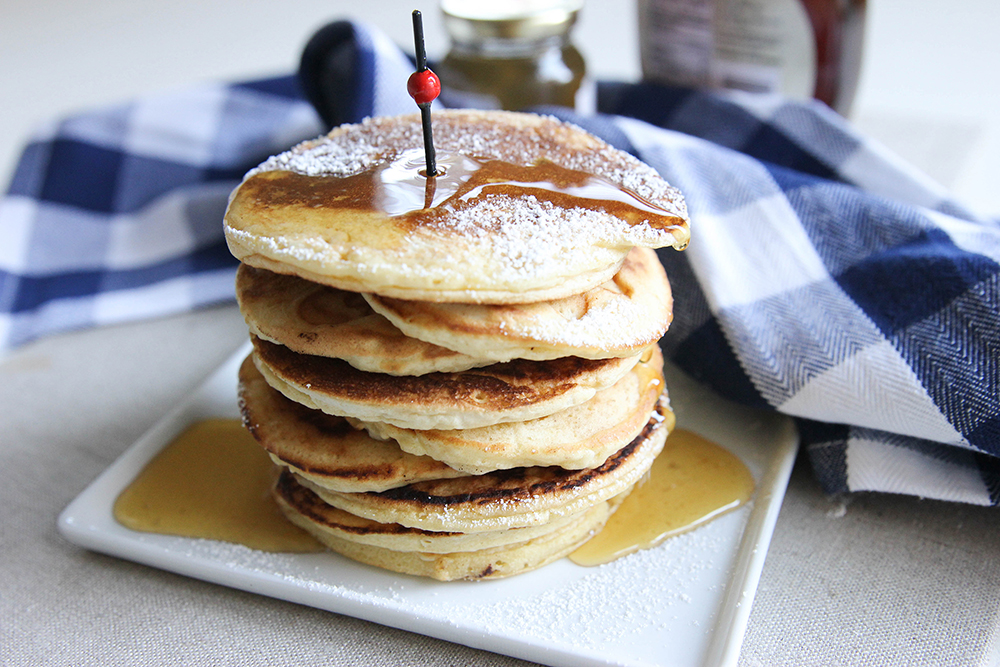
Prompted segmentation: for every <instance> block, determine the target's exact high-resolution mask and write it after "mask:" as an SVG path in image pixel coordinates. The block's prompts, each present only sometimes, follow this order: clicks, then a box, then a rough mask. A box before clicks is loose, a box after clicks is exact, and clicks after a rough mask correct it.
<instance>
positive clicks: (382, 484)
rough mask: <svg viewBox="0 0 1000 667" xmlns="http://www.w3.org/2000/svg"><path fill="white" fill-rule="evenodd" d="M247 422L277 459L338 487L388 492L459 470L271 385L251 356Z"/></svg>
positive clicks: (242, 385) (245, 372)
mask: <svg viewBox="0 0 1000 667" xmlns="http://www.w3.org/2000/svg"><path fill="white" fill-rule="evenodd" d="M239 401H240V411H241V412H242V414H243V423H244V425H245V426H246V427H247V429H248V430H249V431H250V433H251V434H252V435H253V437H254V438H255V439H256V440H257V442H258V443H259V444H260V445H261V446H262V447H263V448H264V449H265V450H266V451H267V452H268V454H270V455H271V459H272V460H274V462H275V463H277V464H279V465H281V466H284V467H286V468H288V469H290V470H292V471H293V472H295V473H296V474H298V475H300V476H301V477H303V478H305V479H308V480H309V481H310V482H312V483H313V484H317V485H319V486H321V487H323V488H326V489H331V490H334V491H346V492H351V493H361V492H364V491H385V490H386V489H392V488H396V487H399V486H404V485H406V484H411V483H413V482H418V481H422V480H428V479H441V478H448V477H459V476H462V475H464V474H467V473H463V472H459V471H457V470H455V469H454V468H451V467H449V466H447V465H445V464H444V463H441V462H439V461H435V460H434V459H432V458H430V457H428V456H417V455H414V454H408V453H406V452H404V451H402V450H401V449H400V448H399V446H398V445H397V444H396V443H395V442H391V441H383V440H375V439H373V438H372V437H371V436H369V435H368V433H366V432H365V431H361V430H357V429H355V428H354V427H352V426H351V425H350V424H349V423H348V422H347V421H346V420H345V419H344V418H343V417H335V416H333V415H328V414H325V413H323V412H320V411H318V410H311V409H309V408H307V407H305V406H303V405H300V404H298V403H296V402H294V401H290V400H289V399H287V398H285V397H284V396H282V395H281V394H280V393H279V392H278V391H276V390H275V389H272V388H271V386H270V385H268V384H267V382H266V381H265V380H264V377H263V376H262V375H261V374H260V372H259V371H258V370H257V369H256V367H254V365H253V362H252V361H251V359H250V358H249V357H247V358H246V359H245V360H244V361H243V364H242V365H241V366H240V371H239Z"/></svg>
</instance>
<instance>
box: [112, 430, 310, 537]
mask: <svg viewBox="0 0 1000 667" xmlns="http://www.w3.org/2000/svg"><path fill="white" fill-rule="evenodd" d="M274 475H275V467H274V464H273V463H271V459H270V458H269V457H268V455H267V453H266V452H265V451H264V450H263V449H262V448H261V447H260V446H259V445H257V443H256V442H254V439H253V437H252V436H251V435H250V434H249V433H248V432H247V430H246V429H245V428H244V427H243V425H242V424H241V423H240V421H239V420H236V419H207V420H204V421H200V422H196V423H194V424H193V425H191V426H190V427H189V428H188V429H187V430H185V431H184V432H182V433H181V434H180V435H179V436H178V437H177V438H176V439H175V440H174V441H173V442H171V443H170V444H169V445H168V446H167V447H166V448H164V449H163V451H161V452H160V453H159V454H158V455H157V456H156V457H155V458H153V460H151V461H150V462H149V464H148V465H147V466H146V467H145V468H144V469H143V470H142V472H140V473H139V475H138V476H137V477H136V478H135V480H133V482H132V483H131V484H130V485H129V486H128V487H126V488H125V490H124V491H122V493H121V495H119V496H118V499H117V500H116V501H115V504H114V510H113V511H114V517H115V519H116V520H117V521H118V523H120V524H122V525H123V526H125V527H126V528H130V529H132V530H137V531H141V532H149V533H161V534H166V535H179V536H182V537H195V538H204V539H210V540H220V541H223V542H233V543H236V544H242V545H244V546H247V547H250V548H252V549H257V550H260V551H272V552H296V553H303V552H313V551H322V550H323V547H322V546H321V545H320V544H319V543H318V542H317V541H316V540H314V539H313V538H312V536H310V535H309V534H308V533H306V532H305V531H304V530H302V529H301V528H298V527H297V526H295V525H293V524H291V523H290V522H289V521H288V520H287V519H286V518H285V517H284V515H282V514H281V510H280V509H278V505H277V503H275V501H274V500H273V499H272V498H271V493H270V489H271V485H272V483H273V481H274Z"/></svg>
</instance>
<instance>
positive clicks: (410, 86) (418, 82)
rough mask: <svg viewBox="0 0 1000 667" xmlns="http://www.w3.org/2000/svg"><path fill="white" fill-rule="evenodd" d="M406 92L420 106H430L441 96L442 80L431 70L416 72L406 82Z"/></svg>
mask: <svg viewBox="0 0 1000 667" xmlns="http://www.w3.org/2000/svg"><path fill="white" fill-rule="evenodd" d="M406 92H408V93H409V94H410V97H412V98H413V100H414V101H415V102H416V103H417V104H418V105H419V104H430V103H431V102H433V101H434V100H436V99H437V96H438V95H440V94H441V79H439V78H438V76H437V74H435V73H434V72H432V71H431V70H429V69H425V70H423V71H422V72H414V73H413V74H411V75H410V78H409V79H407V81H406Z"/></svg>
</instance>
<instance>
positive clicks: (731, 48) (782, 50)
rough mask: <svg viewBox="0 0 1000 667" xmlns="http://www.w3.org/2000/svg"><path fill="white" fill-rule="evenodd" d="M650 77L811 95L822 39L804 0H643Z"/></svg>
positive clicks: (646, 65) (643, 33) (645, 65)
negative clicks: (818, 40) (817, 36)
mask: <svg viewBox="0 0 1000 667" xmlns="http://www.w3.org/2000/svg"><path fill="white" fill-rule="evenodd" d="M639 11H640V12H641V15H640V26H641V28H640V30H641V33H640V41H641V44H642V70H643V76H644V77H645V78H647V79H649V80H652V81H660V82H664V83H672V84H675V85H684V86H692V87H716V88H737V89H741V90H751V91H767V92H782V93H784V94H785V95H788V96H790V97H797V98H808V97H810V96H811V95H812V94H813V90H814V88H815V85H816V44H815V38H814V37H813V31H812V25H811V23H810V21H809V16H808V14H807V13H806V11H805V7H803V5H802V4H801V1H800V0H642V1H641V2H640V10H639Z"/></svg>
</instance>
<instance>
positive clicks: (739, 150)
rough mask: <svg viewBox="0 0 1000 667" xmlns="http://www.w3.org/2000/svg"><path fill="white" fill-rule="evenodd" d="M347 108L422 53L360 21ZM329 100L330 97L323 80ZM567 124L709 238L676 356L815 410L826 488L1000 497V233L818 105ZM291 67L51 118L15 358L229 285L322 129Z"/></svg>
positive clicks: (2, 301) (673, 261)
mask: <svg viewBox="0 0 1000 667" xmlns="http://www.w3.org/2000/svg"><path fill="white" fill-rule="evenodd" d="M331 35H332V38H333V40H334V41H335V42H338V43H339V48H340V49H343V50H344V51H343V52H346V53H347V54H349V55H350V56H351V57H347V58H338V59H334V60H335V61H336V62H346V63H349V64H350V69H349V70H347V71H344V72H340V73H339V74H338V76H335V77H333V78H331V79H329V80H330V81H334V82H339V85H340V86H341V87H340V88H339V89H334V90H332V91H331V90H326V91H325V93H324V94H325V95H326V96H327V99H330V96H331V94H332V98H333V99H334V100H335V105H334V106H335V107H336V114H337V118H336V120H338V121H340V122H346V121H357V120H360V119H361V118H362V117H364V116H366V115H380V114H392V113H399V112H411V111H414V105H413V102H412V100H410V99H409V97H408V96H407V94H406V92H405V82H406V78H407V76H408V75H409V73H410V72H411V70H412V66H411V64H410V62H409V60H408V59H407V57H406V56H405V55H404V54H403V53H402V52H401V51H399V49H398V48H397V47H395V46H394V45H393V44H391V43H390V42H389V41H388V40H387V39H386V38H385V37H384V36H383V35H382V34H381V33H379V32H378V31H376V30H373V29H371V28H369V27H366V26H363V25H358V24H341V25H339V26H336V28H335V29H334V30H333V31H332V32H328V34H327V38H328V39H329V38H331ZM312 92H315V91H312ZM599 98H600V108H601V111H602V112H604V114H606V115H599V116H591V117H578V116H574V115H573V114H572V113H570V112H567V111H565V110H562V111H558V112H556V113H558V115H561V116H562V117H564V118H567V119H569V120H572V121H574V122H576V123H578V124H579V125H581V126H583V127H585V128H586V129H589V130H590V131H592V132H594V133H595V134H597V135H600V136H601V137H603V138H604V139H606V140H607V141H609V142H610V143H612V144H614V145H616V146H618V147H620V148H623V149H625V150H628V151H630V152H632V153H634V154H635V155H637V156H638V157H639V158H640V159H642V160H644V161H646V162H648V163H649V164H651V165H652V166H653V167H655V168H657V169H658V170H660V172H661V173H662V174H663V175H664V176H665V177H666V179H667V180H668V181H670V182H671V183H672V184H674V185H676V186H677V187H679V188H680V189H681V190H682V191H683V192H684V193H685V195H686V197H687V201H688V205H689V208H690V212H691V218H692V237H693V240H692V243H691V245H690V247H689V248H688V249H687V250H686V251H684V252H683V253H678V252H675V251H673V250H667V251H662V252H661V258H662V259H663V261H664V264H665V265H666V267H667V271H668V274H669V276H670V278H671V282H672V283H673V286H674V294H675V302H676V303H675V319H674V322H673V325H672V326H671V330H670V332H668V334H667V337H666V339H665V340H664V348H665V350H666V352H667V353H668V354H669V356H671V357H672V358H673V359H674V361H675V362H676V363H677V364H679V365H680V366H681V367H682V368H684V369H685V370H687V371H688V372H689V373H691V374H692V375H694V376H695V377H697V378H699V379H701V380H703V381H705V382H707V383H709V384H710V385H712V386H713V387H715V389H717V390H718V391H719V392H720V393H722V394H724V395H726V396H729V397H731V398H734V399H736V400H737V401H740V402H743V403H746V404H749V405H754V406H760V407H763V408H767V409H773V410H778V411H780V412H783V413H786V414H789V415H793V416H795V417H797V418H799V425H800V431H801V433H802V436H803V443H804V445H805V447H806V448H807V450H808V452H809V455H810V457H811V460H812V463H813V466H814V469H815V470H816V473H817V476H818V478H819V479H820V481H821V482H822V484H823V486H824V487H825V488H826V489H827V491H829V492H831V493H836V492H842V491H859V490H877V491H886V492H895V493H908V494H914V495H919V496H925V497H933V498H941V499H947V500H954V501H961V502H967V503H976V504H984V505H988V504H993V505H996V504H1000V463H998V462H1000V458H998V456H1000V308H998V305H1000V299H998V293H1000V290H998V286H1000V263H998V262H1000V227H998V225H997V223H996V222H994V221H988V220H980V219H976V218H975V217H974V216H972V215H971V214H969V213H968V212H966V211H964V210H963V209H962V207H961V206H960V205H958V204H957V203H955V202H953V201H951V200H950V199H949V198H948V197H947V195H945V194H944V193H943V192H942V191H941V190H940V189H938V188H937V187H936V186H934V185H933V184H932V183H930V182H929V181H928V180H927V179H924V178H923V177H921V176H920V175H919V174H916V173H914V172H913V171H912V170H909V169H908V168H907V167H906V166H905V165H903V164H901V163H900V162H899V161H898V160H896V159H895V158H893V157H892V156H891V155H889V154H887V153H886V152H885V151H883V150H881V149H880V148H878V147H877V146H875V145H872V143H871V142H868V141H866V140H865V139H864V138H863V137H861V136H859V135H858V134H857V133H856V132H854V131H853V130H852V129H851V128H850V127H849V126H848V125H847V124H846V123H845V122H844V121H843V120H842V119H840V117H838V116H836V115H835V114H833V113H832V112H830V111H829V110H827V109H826V108H824V107H821V106H819V105H813V104H800V103H791V102H787V101H781V100H777V99H773V98H770V97H759V96H742V95H719V94H709V93H698V92H692V91H683V90H676V89H667V88H660V87H652V86H642V85H632V84H615V85H611V84H606V85H602V86H601V88H600V95H599ZM322 129H323V127H322V125H321V121H320V120H319V118H318V117H317V115H316V113H315V111H314V110H313V108H312V106H311V105H310V104H309V103H308V102H306V101H305V99H304V98H303V96H302V94H301V93H300V91H299V88H298V85H297V82H296V79H295V78H294V77H291V76H290V77H285V78H279V79H271V80H266V81H254V82H249V83H242V84H237V85H205V86H201V87H198V88H193V89H191V90H182V91H178V92H173V93H166V94H164V95H161V96H159V97H154V98H150V99H143V100H139V101H136V102H133V103H129V104H123V105H121V106H118V107H115V108H111V109H102V110H99V111H96V112H93V113H89V114H84V115H81V116H77V117H74V118H71V119H68V120H65V121H63V122H61V123H58V124H55V125H53V126H51V127H49V128H47V129H46V130H45V131H43V132H42V133H41V134H40V135H39V136H38V137H36V138H35V139H34V140H33V141H32V142H31V143H30V144H29V145H28V147H27V149H26V150H25V152H24V155H23V157H22V159H21V162H20V164H19V166H18V168H17V171H16V174H15V176H14V179H13V182H12V184H11V186H10V191H9V193H8V195H7V196H6V197H5V198H4V199H3V200H2V203H0V349H2V348H10V347H13V346H15V345H18V344H20V343H23V342H25V341H28V340H31V339H32V338H35V337H37V336H40V335H43V334H46V333H49V332H54V331H60V330H67V329H72V328H79V327H85V326H91V325H96V324H104V323H110V322H119V321H123V320H129V319H135V318H139V317H147V316H153V315H162V314H167V313H172V312H178V311H183V310H186V309H190V308H194V307H197V306H201V305H204V304H208V303H212V302H219V301H224V300H229V299H232V298H233V287H232V280H233V271H234V267H235V262H234V260H233V259H232V258H231V257H230V255H229V253H228V251H227V250H226V247H225V243H224V241H223V236H222V225H221V218H222V213H223V209H224V207H225V202H226V197H227V195H228V193H229V191H230V189H231V188H232V187H233V186H234V185H235V184H236V182H237V180H238V179H239V178H240V177H241V176H242V174H243V173H244V172H245V171H246V170H248V169H249V168H250V167H252V166H254V165H256V164H257V163H258V162H260V161H261V160H262V159H263V158H265V157H266V156H268V155H270V154H272V153H275V152H277V151H280V150H282V149H284V148H287V147H288V146H290V145H292V144H293V143H295V142H296V141H298V140H300V139H304V138H308V137H311V136H314V135H316V134H318V133H320V132H321V131H322Z"/></svg>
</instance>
